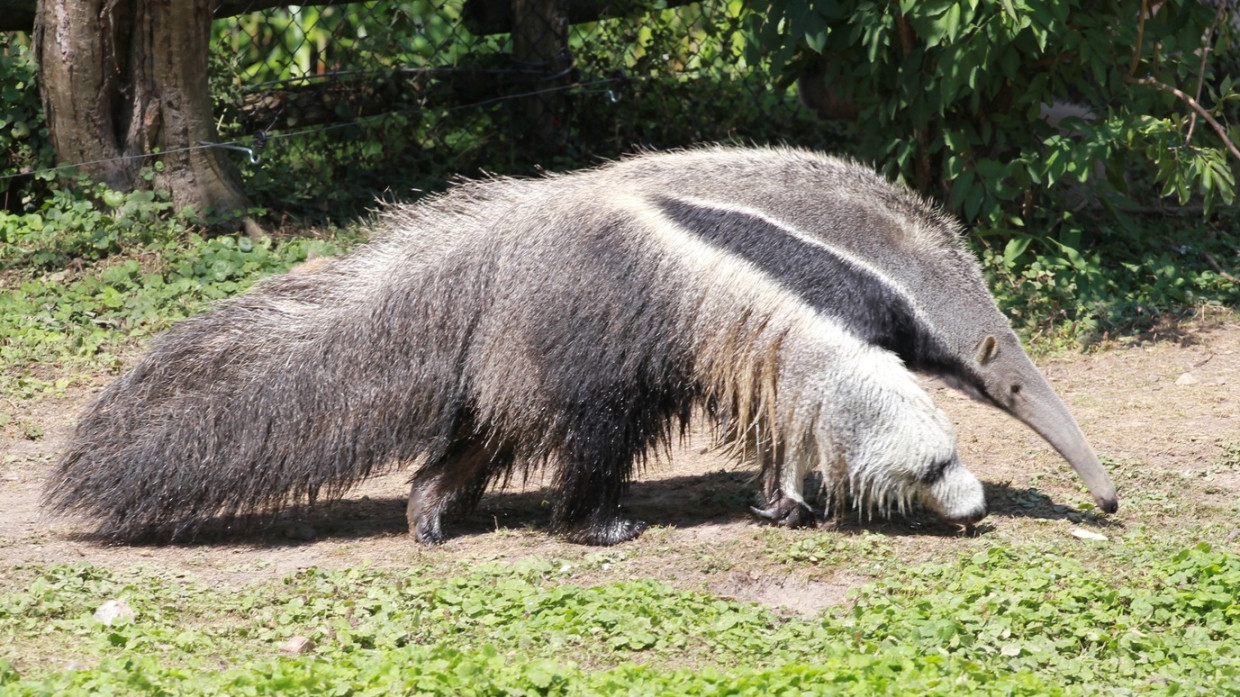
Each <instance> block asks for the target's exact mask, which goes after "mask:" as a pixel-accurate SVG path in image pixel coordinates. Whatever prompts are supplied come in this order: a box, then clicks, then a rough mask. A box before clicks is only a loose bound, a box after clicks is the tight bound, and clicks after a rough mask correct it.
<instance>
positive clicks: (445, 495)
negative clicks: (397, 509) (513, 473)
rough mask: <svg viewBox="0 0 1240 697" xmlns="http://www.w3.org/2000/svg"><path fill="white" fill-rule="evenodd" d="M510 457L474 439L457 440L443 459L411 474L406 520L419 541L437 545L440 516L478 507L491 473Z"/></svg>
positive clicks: (439, 533)
mask: <svg viewBox="0 0 1240 697" xmlns="http://www.w3.org/2000/svg"><path fill="white" fill-rule="evenodd" d="M508 462H509V458H508V457H507V456H505V455H504V454H502V453H497V452H495V451H494V450H492V449H490V448H487V447H486V446H485V445H484V444H483V443H481V442H478V441H474V440H462V441H457V442H456V443H454V444H453V445H452V446H450V447H449V448H448V451H447V452H445V453H444V455H443V457H441V458H439V459H437V460H435V461H434V462H430V463H427V464H426V465H425V466H424V467H422V469H420V470H418V473H417V474H416V475H414V478H413V483H412V487H411V488H410V491H409V505H408V507H407V508H406V509H405V517H406V519H407V520H408V521H409V534H410V535H413V537H414V538H415V539H417V541H418V542H423V543H426V544H439V543H440V542H443V541H444V539H446V538H445V536H444V532H443V516H444V515H445V514H447V513H466V512H468V511H470V510H472V509H473V507H474V506H476V505H478V499H480V498H482V494H483V492H484V491H485V490H486V485H487V482H488V481H489V480H490V478H491V475H492V473H495V472H497V471H499V470H500V469H503V468H504V467H505V466H506V465H507V463H508Z"/></svg>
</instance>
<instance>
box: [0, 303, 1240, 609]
mask: <svg viewBox="0 0 1240 697" xmlns="http://www.w3.org/2000/svg"><path fill="white" fill-rule="evenodd" d="M1041 367H1042V369H1043V371H1044V372H1045V373H1046V374H1047V376H1048V377H1049V378H1050V380H1051V383H1052V384H1053V385H1054V386H1055V388H1056V389H1057V390H1058V391H1059V393H1060V395H1061V396H1062V397H1063V399H1064V401H1065V402H1066V403H1067V404H1068V405H1069V407H1070V408H1071V409H1072V410H1073V412H1074V413H1075V414H1076V416H1077V418H1078V420H1079V421H1080V423H1081V427H1082V428H1083V429H1084V431H1085V433H1086V434H1087V435H1088V437H1089V438H1090V440H1091V442H1092V443H1093V445H1094V447H1095V449H1096V450H1097V451H1098V452H1099V453H1100V454H1101V455H1102V456H1103V458H1104V460H1105V461H1106V463H1107V465H1108V468H1109V469H1110V471H1111V474H1112V476H1113V478H1114V479H1115V480H1116V483H1117V485H1118V486H1119V490H1120V497H1121V504H1120V505H1121V510H1120V512H1119V513H1118V514H1116V515H1114V516H1110V517H1108V518H1105V519H1101V518H1098V517H1097V516H1094V515H1093V514H1092V513H1091V512H1090V511H1089V501H1090V498H1089V496H1088V494H1087V493H1085V491H1084V489H1083V488H1082V486H1081V485H1080V483H1079V481H1078V480H1077V479H1076V478H1075V475H1074V474H1073V473H1072V471H1071V469H1070V468H1069V467H1068V466H1067V464H1066V463H1064V462H1063V461H1062V460H1061V459H1060V458H1059V457H1058V455H1056V454H1055V453H1054V452H1053V451H1052V450H1050V448H1049V447H1047V446H1046V445H1045V444H1044V443H1043V442H1042V441H1041V440H1040V439H1039V438H1038V436H1037V435H1035V434H1034V433H1032V432H1031V431H1029V430H1028V429H1027V428H1025V427H1024V426H1022V425H1021V424H1019V423H1017V422H1016V421H1014V420H1012V419H1011V418H1009V417H1007V416H1006V415H1004V414H1002V413H1000V412H998V411H996V410H994V409H991V408H989V407H986V406H983V405H980V404H977V403H974V402H972V401H970V400H968V399H967V398H965V397H963V396H961V395H959V394H958V393H956V392H954V391H952V390H950V389H948V388H945V387H943V386H941V385H939V384H937V383H933V382H927V388H928V389H929V391H930V392H931V394H932V395H933V396H934V398H935V401H936V402H937V403H938V404H939V405H940V406H942V407H943V408H944V409H945V410H946V411H947V412H948V413H949V414H950V415H951V416H952V419H953V421H954V422H955V424H956V427H957V433H958V437H959V441H960V447H961V455H962V458H963V460H964V461H965V463H966V465H968V466H969V467H970V468H971V469H972V470H973V471H974V472H975V473H976V474H977V475H978V477H979V478H981V479H982V480H983V481H984V482H985V483H986V486H987V495H988V498H989V501H990V505H991V510H992V514H991V516H990V517H989V518H987V519H986V521H984V522H983V524H982V525H981V526H980V529H979V533H980V534H979V535H978V536H977V537H975V538H967V539H966V538H961V537H959V536H957V535H955V534H954V533H953V531H952V530H950V529H948V528H947V527H946V526H943V525H941V524H939V523H937V522H936V521H935V520H933V518H932V517H930V516H927V515H925V514H914V515H913V516H911V517H909V518H897V519H894V520H890V521H873V522H859V521H855V520H845V521H841V522H838V523H835V524H832V525H831V526H829V529H826V530H792V531H788V530H782V529H774V528H770V527H764V526H761V525H759V524H757V523H756V522H755V521H754V520H753V519H752V517H751V516H750V515H749V513H748V505H749V504H750V503H751V502H752V492H753V491H754V488H755V482H754V481H753V480H754V472H753V471H752V470H751V469H750V468H747V467H746V466H743V465H739V464H737V463H735V462H733V461H731V460H729V459H728V458H726V457H724V456H722V455H720V454H718V453H716V452H714V451H712V450H710V449H709V448H708V444H709V441H708V439H707V438H705V437H704V436H702V435H700V434H694V435H693V436H692V437H691V438H690V439H689V440H688V441H687V442H686V443H685V444H684V445H683V446H682V447H680V448H679V449H678V450H677V451H676V452H675V453H673V456H672V458H671V459H670V460H667V459H666V458H663V459H660V460H658V461H656V462H654V463H652V464H651V465H650V466H649V467H648V468H647V471H646V472H645V474H644V476H643V477H642V478H641V479H640V481H639V482H637V483H636V484H635V485H634V486H633V489H632V492H631V495H630V496H629V500H628V506H629V508H630V509H631V510H632V511H633V512H634V513H635V514H636V515H638V516H639V517H642V518H644V519H645V520H647V521H648V522H649V523H650V524H651V525H652V526H653V527H652V528H651V529H650V530H648V531H647V532H646V533H645V534H644V535H643V536H642V537H641V538H640V539H638V540H636V541H634V542H631V543H627V544H624V545H620V546H618V547H614V548H608V549H603V550H599V549H594V548H584V547H580V546H576V545H571V544H567V543H565V542H563V541H561V540H559V539H557V538H555V537H553V536H550V535H548V534H547V533H546V532H545V531H544V525H545V522H546V519H547V499H548V497H549V496H550V493H549V492H548V491H547V490H546V489H545V488H543V483H542V482H541V481H537V479H536V480H535V481H532V482H528V483H527V484H526V485H525V486H524V487H521V488H517V489H509V490H506V491H501V492H492V493H489V494H487V496H486V497H485V498H484V499H483V502H482V504H481V505H480V506H479V508H478V510H477V511H476V512H475V513H474V514H472V515H471V516H469V517H468V518H467V519H466V520H463V521H460V522H458V523H456V524H454V525H452V526H451V528H450V532H451V533H453V534H454V536H453V537H452V539H450V540H449V541H448V543H446V544H444V545H441V546H439V547H435V548H425V547H421V546H419V545H417V544H415V543H414V542H413V541H411V540H410V539H409V538H408V537H407V535H406V526H405V521H404V507H405V501H404V495H405V493H406V484H405V481H406V478H407V476H408V475H407V473H396V474H393V475H389V476H386V477H382V478H377V479H374V480H371V481H368V482H366V483H365V484H364V485H362V486H361V487H359V488H358V489H357V490H355V491H354V492H353V493H351V494H350V495H349V496H348V497H347V498H346V499H344V500H342V501H338V502H335V503H332V504H327V505H321V506H319V507H318V508H316V509H315V510H313V511H311V512H308V513H305V514H301V515H294V514H290V515H288V516H286V518H285V519H282V520H281V521H280V522H279V523H277V524H276V525H275V526H274V527H271V528H268V529H264V530H260V531H256V532H249V533H245V532H235V533H232V534H224V535H218V536H216V537H215V538H213V539H207V540H203V541H200V542H198V543H196V544H187V545H171V546H114V545H108V544H105V543H101V542H99V541H97V540H93V539H91V538H89V537H86V536H83V535H82V534H81V531H82V530H84V529H86V528H85V527H84V526H83V525H81V524H80V523H77V522H74V521H66V520H56V519H47V518H45V517H43V516H42V515H41V512H40V510H39V507H38V499H39V493H40V489H41V487H42V484H43V481H44V479H45V477H46V476H47V473H48V471H49V470H50V468H51V463H52V462H53V461H54V459H55V458H56V456H57V454H58V453H59V451H60V449H61V447H62V444H63V442H64V440H65V438H66V435H67V433H68V431H69V428H70V426H71V423H72V420H73V417H74V415H75V414H76V413H77V412H78V411H79V410H80V409H81V408H82V406H83V405H84V404H85V403H86V402H87V401H88V400H89V399H90V397H91V394H92V393H93V392H94V391H95V390H78V391H71V393H70V394H68V395H66V396H63V397H57V398H45V399H36V400H26V401H21V402H17V403H10V404H7V405H4V406H3V410H4V411H6V412H8V413H10V414H13V415H14V416H15V418H14V419H13V420H12V421H11V422H10V423H9V424H8V425H7V426H5V427H4V429H3V430H2V431H0V451H2V452H3V455H2V458H3V459H2V461H0V462H2V463H3V464H0V569H9V570H10V572H9V573H0V588H4V587H6V586H8V585H12V584H19V583H22V580H21V574H20V573H17V572H14V571H13V570H14V569H20V568H23V567H28V566H29V565H40V564H49V563H63V562H78V561H82V562H89V563H91V564H96V565H101V566H109V567H127V566H145V567H150V568H156V569H160V570H163V571H166V572H168V573H175V574H178V575H184V576H187V577H188V578H191V579H195V580H199V581H202V582H207V583H224V584H242V583H248V582H252V581H254V580H257V579H263V578H269V577H274V576H278V575H283V574H286V573H289V572H292V571H294V570H297V569H301V568H305V567H309V566H320V567H346V566H359V565H372V566H378V567H400V566H407V565H417V566H419V567H424V568H429V569H432V570H434V569H441V568H442V569H444V570H446V571H459V570H461V569H462V568H464V567H468V566H470V565H472V564H477V563H481V562H486V561H494V560H515V559H520V558H523V557H529V556H540V557H550V558H555V559H562V560H564V563H565V564H568V565H570V566H572V567H574V568H577V569H579V572H578V574H577V578H575V579H574V580H575V581H576V582H579V583H595V582H604V581H607V580H614V579H616V578H625V577H653V578H657V579H660V580H663V581H665V582H667V583H670V584H672V585H673V586H676V587H680V588H694V589H703V590H708V591H711V592H714V593H717V594H720V595H723V596H726V597H733V598H737V599H742V600H753V601H757V602H761V603H764V604H768V605H771V606H774V607H778V608H783V609H786V610H788V611H793V612H814V611H817V610H818V609H820V608H823V607H827V606H832V605H839V604H841V603H843V602H845V601H844V597H845V596H844V594H845V591H847V590H848V589H849V588H851V587H854V586H856V585H858V584H860V583H864V582H866V581H868V580H871V579H872V578H873V577H874V573H875V572H874V571H873V569H872V565H870V564H868V563H867V559H866V550H867V549H874V548H875V545H879V546H881V547H882V548H883V549H884V550H886V552H887V553H894V554H896V555H897V557H898V558H900V559H902V560H907V561H908V563H915V562H918V561H924V560H927V559H933V558H936V557H942V556H945V555H954V554H955V553H957V552H958V551H961V550H970V549H983V548H985V547H987V546H991V545H996V544H1004V543H1007V542H1010V541H1016V540H1021V541H1028V540H1030V539H1034V540H1037V539H1045V540H1047V541H1051V542H1052V543H1054V544H1062V545H1065V546H1066V545H1073V544H1086V543H1085V542H1083V541H1081V540H1078V539H1076V538H1074V537H1072V536H1071V534H1070V532H1071V530H1072V529H1073V528H1076V527H1078V526H1081V525H1086V526H1090V527H1092V528H1093V529H1095V530H1097V531H1099V532H1102V533H1103V534H1106V535H1108V536H1109V537H1111V538H1112V539H1113V540H1114V539H1115V538H1116V537H1118V536H1119V535H1122V534H1124V532H1125V531H1126V530H1131V529H1135V528H1142V529H1149V530H1154V531H1159V533H1160V534H1169V535H1171V534H1176V535H1182V536H1184V537H1185V539H1187V540H1190V541H1192V540H1195V539H1197V538H1205V539H1208V540H1209V541H1211V542H1212V543H1214V544H1216V545H1220V546H1226V547H1233V548H1234V547H1236V546H1237V545H1240V542H1237V541H1236V534H1235V529H1236V528H1240V520H1238V519H1237V515H1238V513H1240V508H1238V506H1237V504H1238V503H1240V325H1237V324H1235V323H1234V321H1233V322H1232V323H1227V324H1221V325H1214V326H1209V327H1204V328H1197V329H1193V330H1190V331H1188V332H1186V333H1184V334H1182V335H1180V336H1178V337H1176V338H1175V339H1174V340H1171V341H1168V340H1162V341H1160V342H1157V343H1146V344H1140V345H1133V346H1129V347H1126V348H1113V349H1109V350H1105V351H1101V352H1097V353H1093V354H1087V355H1072V356H1067V357H1061V358H1057V359H1054V360H1051V361H1049V362H1046V363H1044V364H1043V365H1042V366H1041ZM95 389H97V388H95ZM32 425H33V426H34V428H31V426H32ZM40 432H41V434H42V435H38V436H37V437H36V438H34V439H29V438H28V436H32V435H37V434H39V433H40ZM815 536H818V537H821V538H823V540H824V542H823V544H824V545H826V547H825V548H829V547H830V546H831V545H832V544H833V542H832V540H837V541H838V540H845V541H854V542H855V541H858V540H860V543H858V544H850V545H845V547H844V549H846V550H848V551H846V552H845V553H843V554H841V555H835V557H833V558H830V559H824V560H823V563H821V564H817V565H815V564H790V563H789V562H788V553H787V551H788V550H789V549H790V548H791V547H793V546H795V545H797V544H802V543H804V542H805V541H806V540H810V541H813V540H815V539H817V538H816V537H815Z"/></svg>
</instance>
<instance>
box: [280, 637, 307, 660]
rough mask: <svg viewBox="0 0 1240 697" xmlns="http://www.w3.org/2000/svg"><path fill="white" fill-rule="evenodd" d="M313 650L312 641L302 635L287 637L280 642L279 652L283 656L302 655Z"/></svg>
mask: <svg viewBox="0 0 1240 697" xmlns="http://www.w3.org/2000/svg"><path fill="white" fill-rule="evenodd" d="M313 650H314V642H313V641H310V639H308V638H307V637H304V636H295V637H289V638H287V639H285V640H284V641H282V642H280V653H282V654H284V655H285V656H304V655H305V654H308V653H310V652H311V651H313Z"/></svg>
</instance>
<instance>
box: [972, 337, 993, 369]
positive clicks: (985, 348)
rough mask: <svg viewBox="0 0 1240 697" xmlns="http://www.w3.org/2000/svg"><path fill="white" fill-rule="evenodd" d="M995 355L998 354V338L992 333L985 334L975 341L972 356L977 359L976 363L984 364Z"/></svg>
mask: <svg viewBox="0 0 1240 697" xmlns="http://www.w3.org/2000/svg"><path fill="white" fill-rule="evenodd" d="M997 355H999V340H998V339H996V338H995V337H994V335H993V334H989V335H987V336H986V338H985V339H982V340H981V341H979V342H978V343H977V349H976V353H975V354H974V358H976V359H977V364H978V365H986V364H987V363H989V362H991V361H993V360H994V359H995V356H997Z"/></svg>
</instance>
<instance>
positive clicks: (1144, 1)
mask: <svg viewBox="0 0 1240 697" xmlns="http://www.w3.org/2000/svg"><path fill="white" fill-rule="evenodd" d="M1148 12H1149V0H1141V14H1140V15H1139V16H1138V18H1137V45H1136V47H1134V48H1133V49H1132V64H1131V65H1129V66H1128V76H1129V77H1136V76H1137V66H1138V65H1140V64H1141V44H1142V43H1143V42H1144V41H1145V15H1146V14H1148Z"/></svg>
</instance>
